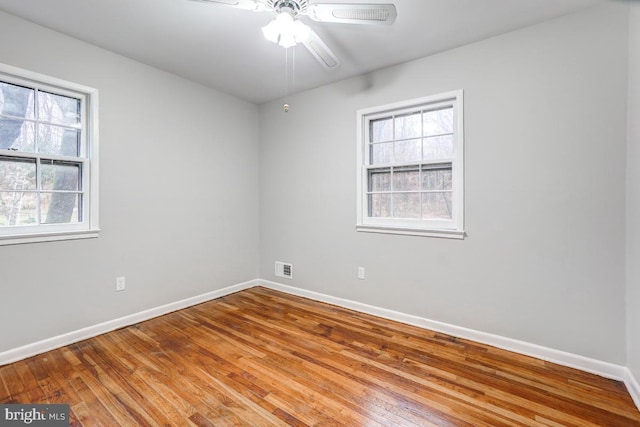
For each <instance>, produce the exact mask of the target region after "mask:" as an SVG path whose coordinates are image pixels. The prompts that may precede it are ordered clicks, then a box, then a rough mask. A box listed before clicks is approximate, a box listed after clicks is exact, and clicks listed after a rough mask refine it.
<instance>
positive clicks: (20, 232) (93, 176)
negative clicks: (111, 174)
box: [0, 63, 100, 246]
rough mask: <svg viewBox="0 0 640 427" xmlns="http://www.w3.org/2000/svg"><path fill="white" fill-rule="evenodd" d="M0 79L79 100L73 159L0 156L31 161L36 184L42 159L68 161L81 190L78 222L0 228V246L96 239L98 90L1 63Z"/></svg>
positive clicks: (3, 153)
mask: <svg viewBox="0 0 640 427" xmlns="http://www.w3.org/2000/svg"><path fill="white" fill-rule="evenodd" d="M0 80H1V81H4V82H7V83H10V84H15V85H20V86H24V87H28V88H31V89H37V90H41V91H44V92H48V93H52V94H55V95H62V96H67V97H73V98H77V99H80V101H81V107H80V128H79V129H81V132H80V150H79V155H78V156H77V157H75V156H66V155H58V154H43V153H29V152H22V151H14V150H4V149H0V157H4V158H15V159H33V160H34V161H35V163H36V173H37V174H38V180H37V181H36V182H39V181H40V179H39V177H40V173H41V171H40V169H41V166H42V165H43V164H44V165H46V163H42V162H41V161H42V159H45V161H46V162H47V163H48V162H50V161H51V162H52V164H53V162H71V163H76V164H81V165H82V166H81V170H80V173H81V176H80V177H79V181H80V183H81V186H82V188H81V189H79V190H78V192H77V193H78V194H82V204H81V205H82V221H81V222H77V223H59V224H39V223H38V224H34V225H18V226H0V246H2V245H13V244H22V243H36V242H47V241H57V240H72V239H87V238H96V237H98V235H99V232H100V227H99V212H98V207H99V204H98V189H99V183H98V153H99V149H98V147H99V146H98V137H99V133H98V90H97V89H95V88H91V87H88V86H84V85H80V84H77V83H73V82H69V81H66V80H62V79H58V78H55V77H51V76H47V75H44V74H40V73H36V72H32V71H28V70H24V69H21V68H17V67H13V66H10V65H7V64H2V63H0ZM33 122H34V123H35V124H37V123H40V121H39V120H37V119H36V118H34V119H33ZM34 191H35V192H36V193H37V194H39V195H41V194H48V193H51V192H50V191H46V190H42V188H40V185H39V184H38V187H37V188H36V190H34ZM53 192H57V191H53ZM59 192H64V191H59ZM70 192H72V191H70ZM38 197H40V196H38ZM79 215H80V213H79Z"/></svg>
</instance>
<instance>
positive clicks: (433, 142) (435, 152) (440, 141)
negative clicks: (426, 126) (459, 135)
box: [422, 135, 453, 160]
mask: <svg viewBox="0 0 640 427" xmlns="http://www.w3.org/2000/svg"><path fill="white" fill-rule="evenodd" d="M422 152H423V153H424V154H423V156H424V160H440V159H451V158H453V135H446V136H432V137H429V138H425V139H424V140H423V142H422Z"/></svg>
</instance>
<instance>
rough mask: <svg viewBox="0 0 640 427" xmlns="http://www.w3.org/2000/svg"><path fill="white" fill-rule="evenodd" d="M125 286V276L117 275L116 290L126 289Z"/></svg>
mask: <svg viewBox="0 0 640 427" xmlns="http://www.w3.org/2000/svg"><path fill="white" fill-rule="evenodd" d="M125 287H126V284H125V281H124V277H116V292H120V291H124V288H125Z"/></svg>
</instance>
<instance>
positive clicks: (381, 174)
mask: <svg viewBox="0 0 640 427" xmlns="http://www.w3.org/2000/svg"><path fill="white" fill-rule="evenodd" d="M369 191H391V169H390V168H384V169H373V170H370V171H369Z"/></svg>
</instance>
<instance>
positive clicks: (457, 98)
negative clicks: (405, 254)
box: [356, 90, 465, 239]
mask: <svg viewBox="0 0 640 427" xmlns="http://www.w3.org/2000/svg"><path fill="white" fill-rule="evenodd" d="M448 106H451V107H453V120H454V121H453V156H452V157H451V158H450V159H438V160H432V161H431V160H420V161H417V162H416V161H411V162H397V163H396V162H394V161H392V162H391V163H388V164H376V165H371V164H369V163H370V158H369V156H370V150H369V144H370V138H369V130H370V125H369V124H370V122H371V121H372V120H376V119H381V118H387V117H393V116H399V115H402V114H408V113H411V112H416V111H426V110H437V109H439V108H447V107H448ZM463 107H464V101H463V90H456V91H451V92H446V93H442V94H437V95H431V96H425V97H421V98H416V99H411V100H407V101H400V102H396V103H392V104H387V105H382V106H377V107H370V108H364V109H360V110H358V111H357V113H356V116H357V156H356V157H357V221H356V230H357V231H361V232H373V233H387V234H401V235H414V236H427V237H444V238H451V239H464V237H465V231H464V111H463V110H464V108H463ZM420 138H424V135H422V136H421V137H420ZM393 141H394V142H395V141H396V139H395V138H394V139H393ZM437 164H447V165H448V164H451V172H452V218H451V220H443V219H399V218H380V217H371V216H369V201H368V193H369V177H368V174H369V170H374V169H380V168H384V167H387V166H389V167H395V168H397V167H402V166H416V165H417V166H418V167H419V168H420V169H422V166H424V165H429V166H431V165H437ZM391 194H393V192H391Z"/></svg>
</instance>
